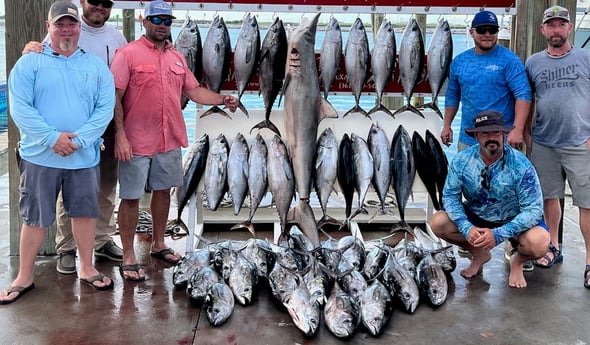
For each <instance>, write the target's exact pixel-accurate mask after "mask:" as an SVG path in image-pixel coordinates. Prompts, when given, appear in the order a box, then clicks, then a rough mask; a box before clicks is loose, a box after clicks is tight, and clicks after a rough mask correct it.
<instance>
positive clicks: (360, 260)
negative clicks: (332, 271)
mask: <svg viewBox="0 0 590 345" xmlns="http://www.w3.org/2000/svg"><path fill="white" fill-rule="evenodd" d="M338 250H339V251H340V262H339V264H338V270H337V271H338V273H343V272H345V271H347V270H349V269H354V270H357V271H360V270H361V269H362V268H363V265H364V264H365V256H366V255H367V253H366V250H365V245H364V243H363V241H361V239H360V238H358V237H356V236H352V235H347V236H343V237H341V238H340V239H339V240H338Z"/></svg>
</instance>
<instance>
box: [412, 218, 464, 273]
mask: <svg viewBox="0 0 590 345" xmlns="http://www.w3.org/2000/svg"><path fill="white" fill-rule="evenodd" d="M414 236H415V238H416V240H415V242H416V244H417V245H418V246H419V247H420V248H422V249H423V250H424V252H425V255H423V256H426V255H427V254H431V255H432V257H433V258H434V261H436V262H437V263H439V264H440V265H441V267H442V269H443V271H445V272H453V271H454V270H455V268H457V258H456V257H455V252H454V251H453V246H451V245H446V244H444V243H443V242H442V240H441V239H440V238H438V237H436V235H434V234H430V233H429V232H427V231H424V230H422V229H421V228H420V227H415V228H414Z"/></svg>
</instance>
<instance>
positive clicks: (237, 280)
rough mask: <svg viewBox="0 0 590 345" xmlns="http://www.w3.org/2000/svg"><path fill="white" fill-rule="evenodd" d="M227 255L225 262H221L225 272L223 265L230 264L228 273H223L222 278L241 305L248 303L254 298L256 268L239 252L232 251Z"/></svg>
mask: <svg viewBox="0 0 590 345" xmlns="http://www.w3.org/2000/svg"><path fill="white" fill-rule="evenodd" d="M229 256H230V258H228V259H227V260H226V262H227V263H226V262H224V264H223V265H224V272H227V270H226V269H225V266H226V265H229V266H230V267H229V275H225V273H224V279H225V281H226V283H227V285H229V287H230V288H231V291H232V292H233V294H234V298H235V299H236V301H238V303H239V304H241V305H248V304H250V303H252V301H253V299H254V294H255V292H256V290H255V286H256V285H257V284H258V276H257V274H256V268H255V267H254V265H253V264H251V263H250V262H249V261H248V260H246V258H244V256H243V255H242V254H241V253H240V252H237V251H232V252H231V253H230V254H229Z"/></svg>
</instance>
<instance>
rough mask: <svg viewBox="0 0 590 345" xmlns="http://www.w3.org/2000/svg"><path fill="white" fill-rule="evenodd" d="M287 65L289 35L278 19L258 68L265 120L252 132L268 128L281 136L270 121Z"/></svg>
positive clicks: (271, 30) (266, 36)
mask: <svg viewBox="0 0 590 345" xmlns="http://www.w3.org/2000/svg"><path fill="white" fill-rule="evenodd" d="M286 63H287V33H286V32H285V27H284V26H283V21H282V20H280V19H279V17H276V18H275V21H274V22H273V23H272V24H271V26H270V27H269V28H268V31H267V32H266V35H265V36H264V40H263V41H262V48H261V52H260V65H259V67H258V82H259V83H260V94H261V95H262V99H263V101H264V120H263V121H261V122H259V123H257V124H256V125H254V127H252V130H253V129H254V128H259V129H262V128H268V129H270V130H271V131H273V132H275V133H276V134H277V135H279V136H280V135H281V132H280V131H279V129H278V128H277V126H275V124H274V123H272V122H271V121H270V112H271V110H272V106H273V104H274V102H275V100H276V98H277V96H278V95H279V92H281V87H282V86H283V79H284V78H285V64H286Z"/></svg>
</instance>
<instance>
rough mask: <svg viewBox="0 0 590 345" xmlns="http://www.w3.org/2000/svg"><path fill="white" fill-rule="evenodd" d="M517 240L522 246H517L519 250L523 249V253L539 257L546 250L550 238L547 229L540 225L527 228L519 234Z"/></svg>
mask: <svg viewBox="0 0 590 345" xmlns="http://www.w3.org/2000/svg"><path fill="white" fill-rule="evenodd" d="M518 241H519V242H520V244H521V245H522V246H519V250H525V251H527V252H526V253H523V254H525V255H529V256H532V257H535V258H540V257H542V256H543V255H545V253H546V252H547V248H548V247H549V243H550V242H551V238H550V235H549V231H547V230H546V229H545V228H543V227H540V226H535V227H534V228H532V229H530V230H528V231H527V232H525V233H524V234H522V235H520V236H519V238H518Z"/></svg>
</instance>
